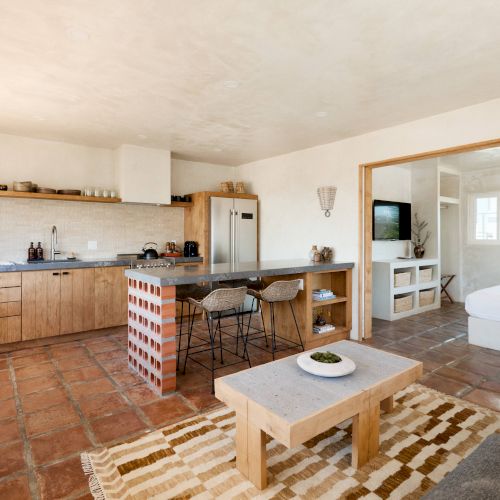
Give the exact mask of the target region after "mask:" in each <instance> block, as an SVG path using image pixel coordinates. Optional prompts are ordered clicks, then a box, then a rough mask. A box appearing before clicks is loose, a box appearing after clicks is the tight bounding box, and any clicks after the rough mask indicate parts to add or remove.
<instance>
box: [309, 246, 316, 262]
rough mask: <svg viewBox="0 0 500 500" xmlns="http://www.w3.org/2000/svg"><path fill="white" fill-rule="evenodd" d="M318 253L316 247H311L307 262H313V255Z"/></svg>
mask: <svg viewBox="0 0 500 500" xmlns="http://www.w3.org/2000/svg"><path fill="white" fill-rule="evenodd" d="M317 251H318V245H313V246H312V248H311V250H310V251H309V260H311V261H314V254H315V253H316V252H317Z"/></svg>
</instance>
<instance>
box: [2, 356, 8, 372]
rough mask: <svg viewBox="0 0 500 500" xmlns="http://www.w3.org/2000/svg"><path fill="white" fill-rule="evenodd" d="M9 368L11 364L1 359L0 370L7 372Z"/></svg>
mask: <svg viewBox="0 0 500 500" xmlns="http://www.w3.org/2000/svg"><path fill="white" fill-rule="evenodd" d="M8 367H9V362H8V361H7V359H6V358H5V359H0V370H7V368H8Z"/></svg>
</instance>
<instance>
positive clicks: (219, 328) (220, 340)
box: [215, 312, 224, 365]
mask: <svg viewBox="0 0 500 500" xmlns="http://www.w3.org/2000/svg"><path fill="white" fill-rule="evenodd" d="M220 315H221V313H220V312H219V317H218V318H217V327H216V328H215V332H216V333H217V330H219V344H220V345H219V350H220V362H221V364H222V365H223V364H224V359H223V358H222V329H221V327H220Z"/></svg>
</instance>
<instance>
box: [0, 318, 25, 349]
mask: <svg viewBox="0 0 500 500" xmlns="http://www.w3.org/2000/svg"><path fill="white" fill-rule="evenodd" d="M20 340H21V316H8V317H6V318H0V344H7V343H8V342H19V341H20Z"/></svg>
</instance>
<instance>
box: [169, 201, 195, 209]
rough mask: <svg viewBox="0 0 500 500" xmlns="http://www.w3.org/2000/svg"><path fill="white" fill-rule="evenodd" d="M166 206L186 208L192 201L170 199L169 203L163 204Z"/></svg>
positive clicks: (191, 204)
mask: <svg viewBox="0 0 500 500" xmlns="http://www.w3.org/2000/svg"><path fill="white" fill-rule="evenodd" d="M165 206H167V207H176V208H188V207H192V206H193V202H192V201H172V202H171V203H170V205H165Z"/></svg>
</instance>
